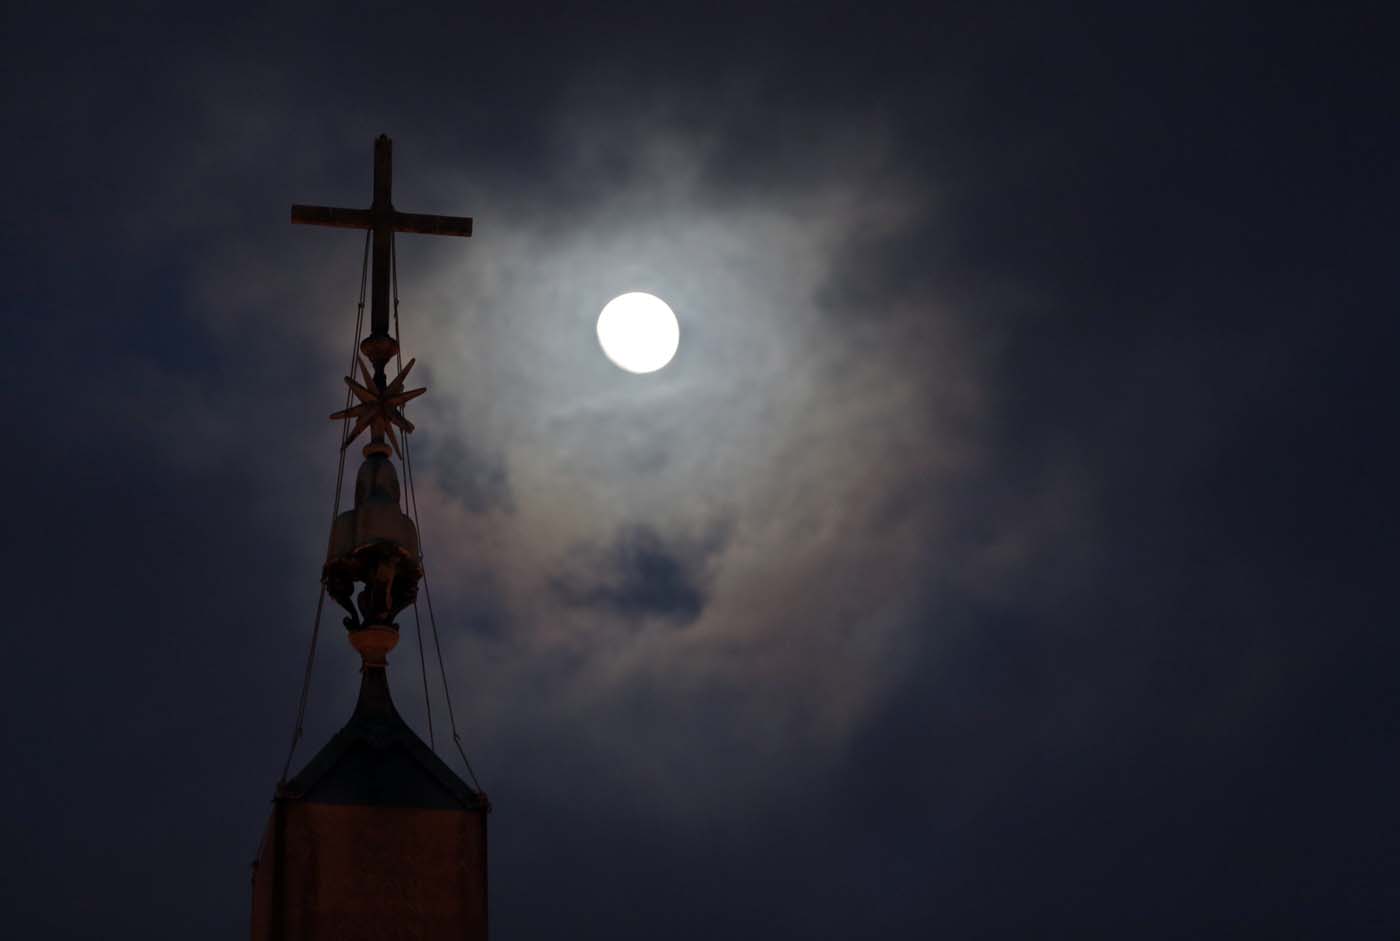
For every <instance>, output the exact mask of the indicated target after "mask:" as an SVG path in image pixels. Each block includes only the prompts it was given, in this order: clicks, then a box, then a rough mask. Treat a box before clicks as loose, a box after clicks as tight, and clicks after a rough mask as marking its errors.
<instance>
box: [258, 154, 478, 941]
mask: <svg viewBox="0 0 1400 941" xmlns="http://www.w3.org/2000/svg"><path fill="white" fill-rule="evenodd" d="M390 147H391V145H390V142H389V139H388V138H387V137H384V136H382V135H381V136H380V137H379V138H378V139H377V140H376V141H375V163H374V203H373V205H372V206H371V207H370V209H368V210H349V209H329V208H324V207H308V206H293V207H292V221H293V222H304V223H310V224H316V225H333V226H342V227H352V228H362V229H369V230H370V231H371V233H372V239H373V249H374V251H373V257H374V264H373V291H372V304H371V327H370V333H369V335H368V336H366V337H365V338H364V340H363V341H362V342H361V343H360V345H359V348H360V351H361V353H363V355H364V357H365V358H366V359H367V360H368V361H369V364H370V365H366V364H365V362H364V361H358V362H359V369H360V373H361V378H362V379H363V380H364V381H363V383H360V382H357V381H356V380H355V379H354V378H352V377H350V376H347V377H345V382H346V384H347V386H348V388H349V390H350V393H351V394H353V396H354V398H355V399H358V404H357V405H355V406H353V407H351V408H347V409H345V410H343V411H341V412H337V413H336V414H335V415H332V416H331V417H332V418H334V419H340V420H344V421H345V422H346V424H347V425H348V424H349V420H350V419H352V418H353V419H354V426H353V428H347V429H346V431H345V434H344V436H343V443H342V452H343V451H344V448H345V447H346V446H348V445H349V444H350V442H351V441H353V440H354V439H355V438H356V437H358V436H359V434H360V433H361V432H362V431H364V430H365V429H369V431H370V441H369V443H368V444H366V445H365V446H364V449H363V455H364V462H363V463H362V464H361V466H360V469H359V472H358V474H357V475H356V480H355V498H354V505H353V507H352V508H351V509H349V510H346V511H345V512H343V513H339V514H338V515H337V517H336V519H335V521H334V525H333V527H332V531H331V540H330V547H329V550H328V553H327V559H326V564H325V568H324V569H323V571H322V583H323V586H324V589H325V593H326V594H329V595H330V596H331V597H332V598H334V599H335V600H336V601H337V602H338V603H339V604H340V605H341V606H342V607H344V608H345V610H346V611H347V612H348V617H346V618H345V619H344V621H345V626H346V628H347V629H348V630H349V635H350V643H351V644H352V645H353V646H354V647H355V649H356V650H357V651H359V653H360V656H361V661H362V662H361V674H362V676H361V683H360V698H359V702H358V703H357V704H356V706H355V712H354V714H353V715H352V716H351V718H350V721H349V722H348V723H347V724H346V726H345V728H343V729H341V730H340V732H338V733H337V734H336V735H335V737H334V738H332V739H331V741H330V742H329V743H328V744H327V745H326V746H325V747H324V748H323V749H321V751H320V753H319V754H317V755H316V756H315V757H314V758H313V759H312V760H311V762H310V763H309V764H307V766H306V767H305V768H304V769H302V771H301V773H300V774H298V775H296V776H295V777H293V778H292V779H291V780H284V781H282V782H281V783H279V785H278V788H277V795H276V797H275V799H274V801H273V811H272V819H271V820H270V821H269V822H268V825H267V828H266V831H265V833H264V838H263V843H262V847H261V849H260V850H259V854H258V860H257V862H256V864H255V868H254V876H253V931H252V934H253V939H254V941H313V939H314V941H322V939H325V941H330V939H335V941H371V939H373V941H382V939H389V938H413V939H422V941H438V939H442V941H446V939H454V941H462V939H472V941H475V939H484V938H485V937H486V908H487V898H486V815H487V813H488V812H489V811H490V804H489V803H488V802H487V800H486V797H485V795H484V794H481V793H480V792H478V791H475V790H473V789H472V788H471V787H469V786H468V785H467V784H466V783H465V782H463V781H462V780H461V779H460V778H459V777H457V775H456V774H454V773H453V772H452V770H451V769H450V768H448V766H447V765H446V764H445V763H443V761H442V760H441V759H439V758H438V757H437V755H436V754H434V753H433V751H432V749H430V748H429V747H428V746H427V745H425V744H424V743H423V741H422V740H421V739H419V738H418V736H417V735H415V734H414V732H413V730H412V729H410V728H409V727H408V726H407V724H405V723H404V721H403V719H402V718H400V716H399V714H398V712H397V711H396V710H395V709H394V704H393V701H392V699H391V698H390V695H389V683H388V678H387V676H386V670H387V655H388V653H389V651H390V650H392V649H393V648H394V646H395V645H396V644H397V643H398V636H399V628H398V625H397V624H396V623H394V618H395V617H396V616H397V615H398V613H399V612H400V611H402V610H403V609H404V608H406V607H407V606H409V605H411V604H413V603H414V601H415V600H416V598H417V593H418V583H419V580H420V579H421V578H422V576H423V568H422V555H421V553H420V550H419V543H418V529H417V527H416V526H415V525H414V521H413V520H412V519H410V518H409V516H408V515H407V514H405V513H404V512H403V509H402V506H401V502H400V501H401V488H400V486H399V479H398V474H397V473H396V471H395V469H394V464H393V462H392V460H391V459H390V458H391V455H392V454H393V453H395V452H396V451H399V445H398V440H397V436H396V435H395V433H394V428H395V426H397V427H398V428H400V429H401V430H402V431H404V432H411V431H412V430H413V425H412V424H411V423H410V422H409V421H408V420H407V419H406V418H404V416H403V414H402V412H401V411H400V409H401V408H402V407H403V405H404V404H405V403H407V402H408V401H409V400H411V399H413V398H416V397H417V396H418V395H421V394H422V393H423V392H424V391H425V390H423V389H415V390H411V391H405V390H404V380H405V378H406V377H407V375H408V373H409V371H410V370H411V369H412V368H413V362H412V361H411V360H410V361H409V363H408V365H407V366H406V367H402V368H401V369H400V370H399V373H398V376H397V377H396V378H395V379H394V380H393V381H392V382H389V381H388V379H387V377H386V374H385V370H384V367H385V365H386V364H387V363H388V362H389V360H390V359H392V358H393V357H394V356H395V355H397V354H398V352H399V345H398V341H397V339H396V338H394V337H392V336H390V335H389V282H390V278H391V276H392V271H391V265H392V256H393V249H392V243H391V240H392V238H393V234H394V232H396V231H408V232H423V233H430V234H446V235H470V234H471V220H470V219H458V218H453V217H447V216H422V215H415V214H409V213H400V212H397V211H395V210H394V208H393V204H392V202H391V200H390V176H391V149H390ZM362 302H363V298H362ZM362 309H363V308H362ZM386 438H387V441H386ZM406 446H407V439H405V448H406ZM342 469H343V468H342ZM411 476H412V475H411V474H410V477H411ZM357 583H359V584H361V585H362V586H363V587H362V588H361V590H360V592H359V594H358V596H355V585H356V584H357ZM323 597H324V596H323ZM352 602H353V603H352ZM318 618H319V610H318ZM304 702H305V696H304V692H303V708H304ZM454 726H455V723H454ZM454 734H455V732H454ZM297 735H298V736H299V735H300V720H299V721H298V729H297ZM289 761H290V759H289Z"/></svg>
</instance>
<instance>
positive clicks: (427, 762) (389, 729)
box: [278, 666, 489, 811]
mask: <svg viewBox="0 0 1400 941" xmlns="http://www.w3.org/2000/svg"><path fill="white" fill-rule="evenodd" d="M385 672H386V671H385V670H384V668H383V667H374V666H366V667H365V668H364V669H363V670H362V671H361V680H360V698H359V701H358V702H357V703H356V704H355V712H354V714H353V715H352V716H351V717H350V721H349V722H347V723H346V724H345V727H344V728H343V729H341V730H340V731H339V732H337V733H336V734H335V736H334V737H333V738H332V739H331V740H330V741H329V742H327V743H326V747H324V748H322V749H321V751H320V752H318V753H317V755H316V757H314V758H312V759H311V761H310V762H308V763H307V765H306V767H305V768H303V769H302V770H301V773H300V774H298V775H297V776H296V777H294V778H292V779H291V780H290V781H287V782H286V783H285V784H283V785H282V787H281V788H280V789H279V791H278V797H279V798H281V799H284V800H301V801H307V802H309V803H316V804H356V805H362V806H370V807H416V808H424V809H437V810H476V811H485V810H488V809H489V804H488V803H487V801H486V798H485V796H484V795H483V794H481V793H479V792H477V791H474V790H472V788H471V787H469V786H468V785H467V783H466V782H465V781H463V780H462V779H461V778H459V777H457V775H456V774H455V773H454V772H453V771H452V769H451V768H449V767H448V766H447V765H446V763H444V762H443V760H442V759H441V758H439V757H438V756H437V755H436V754H434V753H433V750H432V749H430V748H429V747H428V746H427V745H426V744H424V743H423V740H422V739H420V738H419V737H418V736H417V735H415V734H414V732H413V730H412V729H410V728H409V727H408V724H407V723H406V722H404V721H403V718H402V717H400V716H399V713H398V710H397V709H395V708H394V701H393V699H392V698H391V697H390V696H389V682H388V678H387V677H386V676H385Z"/></svg>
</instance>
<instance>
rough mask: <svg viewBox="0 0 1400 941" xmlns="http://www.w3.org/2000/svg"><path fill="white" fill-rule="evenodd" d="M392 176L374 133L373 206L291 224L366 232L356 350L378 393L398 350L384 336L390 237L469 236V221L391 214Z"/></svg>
mask: <svg viewBox="0 0 1400 941" xmlns="http://www.w3.org/2000/svg"><path fill="white" fill-rule="evenodd" d="M393 175H394V154H393V144H392V143H391V142H390V140H389V137H388V135H385V134H380V135H379V136H378V137H377V138H375V140H374V202H373V203H372V204H371V205H370V207H369V209H337V208H333V207H330V206H301V205H296V206H293V207H292V221H293V222H296V223H301V224H304V225H326V226H332V227H334V228H345V229H369V230H370V233H371V238H372V240H373V242H374V246H373V247H374V266H373V268H372V269H371V276H372V281H371V289H370V290H371V293H370V319H369V336H367V337H365V338H364V340H363V341H361V343H360V350H361V352H363V353H364V354H365V357H366V358H367V359H368V360H369V361H370V362H371V363H373V364H374V381H375V383H376V384H377V385H378V386H379V388H380V389H381V390H382V389H383V388H384V386H385V383H386V379H385V376H384V364H385V363H387V362H389V360H391V359H393V358H394V354H395V353H397V352H398V350H399V344H398V341H397V340H396V339H395V338H394V337H392V336H390V334H389V308H390V295H389V291H390V288H391V285H392V283H393V266H394V241H393V239H394V233H395V232H416V233H419V234H422V235H458V236H469V235H471V234H472V220H471V219H469V218H465V217H460V216H434V215H425V214H422V213H416V212H398V211H397V210H395V209H394V200H393Z"/></svg>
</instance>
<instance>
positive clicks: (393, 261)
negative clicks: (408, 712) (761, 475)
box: [389, 233, 437, 754]
mask: <svg viewBox="0 0 1400 941" xmlns="http://www.w3.org/2000/svg"><path fill="white" fill-rule="evenodd" d="M389 280H390V283H391V284H393V286H394V343H395V345H397V346H398V357H399V375H403V342H402V339H401V334H400V333H399V247H398V240H397V239H396V238H395V236H394V234H393V233H391V234H390V235H389ZM406 407H407V406H405V408H406ZM408 437H409V435H408V432H407V431H405V432H404V434H403V452H404V454H407V453H408ZM399 463H400V464H403V466H404V478H405V479H407V477H408V464H407V463H406V462H405V461H404V460H402V459H401V460H400V462H399ZM413 525H414V527H415V528H417V526H418V511H417V510H414V513H413ZM418 564H419V566H420V567H421V566H422V564H423V532H422V530H419V531H418ZM413 627H414V630H416V631H417V633H418V669H419V672H420V673H421V674H422V676H423V708H424V710H425V711H426V712H427V714H428V747H429V748H431V749H432V750H433V754H437V738H436V736H434V734H433V700H432V697H431V695H429V692H428V657H427V654H425V653H424V652H423V619H422V618H420V617H419V616H418V601H417V599H415V600H414V602H413Z"/></svg>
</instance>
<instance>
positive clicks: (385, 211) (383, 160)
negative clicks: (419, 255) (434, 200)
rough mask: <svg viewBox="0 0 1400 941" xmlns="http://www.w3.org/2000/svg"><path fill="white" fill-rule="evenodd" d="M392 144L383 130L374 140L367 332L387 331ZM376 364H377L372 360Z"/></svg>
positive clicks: (391, 209) (392, 167)
mask: <svg viewBox="0 0 1400 941" xmlns="http://www.w3.org/2000/svg"><path fill="white" fill-rule="evenodd" d="M393 190H394V145H393V143H392V142H391V141H390V140H389V138H388V136H387V135H385V134H380V135H379V137H377V138H375V141H374V203H373V205H371V206H370V209H369V212H370V217H371V218H372V219H373V220H374V223H373V224H374V229H373V233H374V236H373V237H374V268H373V271H372V278H373V281H372V282H371V283H372V289H373V294H372V296H371V299H370V319H369V323H370V328H369V332H370V336H382V337H387V336H388V335H389V281H390V271H389V267H390V264H391V263H392V262H391V258H392V255H391V253H392V250H393V243H392V242H391V240H392V239H393V237H394V199H393ZM375 365H376V366H378V365H379V364H378V363H376V364H375Z"/></svg>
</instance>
